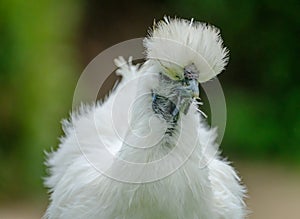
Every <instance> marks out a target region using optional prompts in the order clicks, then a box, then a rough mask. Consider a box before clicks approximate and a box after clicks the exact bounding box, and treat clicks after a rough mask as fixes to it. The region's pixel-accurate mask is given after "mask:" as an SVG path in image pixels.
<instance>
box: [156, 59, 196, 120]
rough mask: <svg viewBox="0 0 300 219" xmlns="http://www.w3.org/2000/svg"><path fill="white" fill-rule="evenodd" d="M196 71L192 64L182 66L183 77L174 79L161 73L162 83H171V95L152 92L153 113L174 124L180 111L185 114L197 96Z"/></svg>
mask: <svg viewBox="0 0 300 219" xmlns="http://www.w3.org/2000/svg"><path fill="white" fill-rule="evenodd" d="M198 75H199V73H198V71H197V69H196V67H195V65H194V64H191V65H188V66H186V67H185V68H184V79H183V80H180V81H174V80H171V79H169V78H167V77H166V76H164V75H161V81H162V84H164V83H171V84H173V85H174V86H173V88H172V92H171V95H169V96H163V95H160V94H157V93H153V94H152V97H153V99H152V108H153V110H154V112H155V113H157V114H160V115H162V117H163V118H164V119H165V120H166V121H167V122H169V123H171V124H174V125H175V124H176V123H177V121H178V118H179V114H180V112H182V113H183V114H187V112H188V110H189V107H190V105H191V103H192V101H193V98H197V97H199V83H198V80H197V79H198Z"/></svg>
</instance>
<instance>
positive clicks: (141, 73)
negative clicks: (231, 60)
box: [44, 18, 246, 219]
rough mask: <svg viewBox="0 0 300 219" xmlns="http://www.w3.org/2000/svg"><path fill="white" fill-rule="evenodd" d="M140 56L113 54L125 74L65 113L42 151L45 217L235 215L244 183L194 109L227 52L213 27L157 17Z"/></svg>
mask: <svg viewBox="0 0 300 219" xmlns="http://www.w3.org/2000/svg"><path fill="white" fill-rule="evenodd" d="M144 46H145V49H146V56H147V57H146V61H145V62H144V63H143V64H142V65H133V64H132V62H131V60H130V59H129V61H128V62H127V61H125V59H124V58H121V57H120V58H118V59H116V60H115V63H116V65H117V67H118V70H117V74H119V75H121V76H122V80H121V82H120V83H119V84H118V86H117V87H116V88H114V89H113V90H112V92H111V94H110V95H109V97H108V98H107V99H106V100H105V101H103V102H102V103H97V104H95V105H93V106H89V107H87V106H82V107H81V109H80V110H79V112H78V113H73V114H72V116H71V119H70V120H68V121H64V123H63V129H64V132H65V136H64V137H63V138H62V139H61V143H60V145H59V148H58V149H57V151H54V152H51V153H50V154H49V155H48V158H47V166H48V167H49V175H50V176H49V177H47V179H46V182H45V184H46V186H47V187H49V188H50V204H49V206H48V209H47V211H46V213H45V216H44V218H48V219H71V218H72V219H76V218H78V219H84V218H87V219H176V218H177V219H241V218H245V214H246V207H245V204H244V201H243V198H244V195H245V188H244V187H243V186H242V185H241V183H240V179H239V177H238V176H237V174H236V172H235V171H234V169H233V168H232V167H231V166H230V165H229V164H228V162H226V161H225V160H224V159H222V158H220V156H219V153H218V152H217V148H218V145H217V144H216V143H215V139H216V130H215V129H210V128H209V127H208V126H207V125H206V122H205V120H204V118H203V117H202V116H201V114H200V113H199V109H198V108H199V106H198V96H199V87H198V85H199V82H206V81H208V80H210V79H211V78H213V77H215V76H216V75H217V74H219V73H220V72H221V71H222V70H223V69H224V67H225V65H226V63H227V60H228V51H227V49H226V48H225V47H223V41H222V39H221V37H220V35H219V30H218V29H217V28H215V27H213V26H210V25H207V24H205V23H200V22H194V21H193V20H192V21H188V20H184V19H168V18H165V19H164V20H163V21H160V22H158V23H157V24H155V25H154V27H153V30H152V31H151V33H150V34H149V36H148V37H147V38H145V39H144Z"/></svg>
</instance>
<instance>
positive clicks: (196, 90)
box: [190, 79, 199, 98]
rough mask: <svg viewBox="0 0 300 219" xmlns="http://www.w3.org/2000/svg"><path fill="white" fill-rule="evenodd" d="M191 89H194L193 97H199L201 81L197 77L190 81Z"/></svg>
mask: <svg viewBox="0 0 300 219" xmlns="http://www.w3.org/2000/svg"><path fill="white" fill-rule="evenodd" d="M190 89H191V91H192V97H193V98H199V83H198V81H197V79H193V80H191V81H190Z"/></svg>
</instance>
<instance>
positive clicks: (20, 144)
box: [0, 0, 300, 218]
mask: <svg viewBox="0 0 300 219" xmlns="http://www.w3.org/2000/svg"><path fill="white" fill-rule="evenodd" d="M299 11H300V4H299V2H298V1H296V0H286V1H284V2H283V1H279V0H273V1H270V0H260V1H258V0H245V1H238V0H228V1H225V0H201V1H199V0H173V1H171V0H154V1H150V0H143V1H137V0H132V1H124V2H121V1H116V0H112V1H96V0H87V1H83V0H74V1H71V0H63V1H58V0H54V1H50V0H42V1H39V2H38V3H34V2H23V1H21V0H13V1H1V2H0V201H1V202H2V203H10V202H16V200H18V202H19V201H20V200H21V201H20V202H23V201H22V200H24V201H26V202H27V201H28V200H30V201H29V202H32V203H35V200H42V201H41V202H40V203H42V207H40V208H38V209H41V208H44V206H45V203H46V202H45V199H46V191H45V190H44V189H43V186H42V177H43V176H45V175H46V172H45V169H44V165H43V162H44V150H49V149H50V148H51V147H54V148H55V147H56V146H57V144H58V137H59V136H60V135H61V134H62V130H61V128H60V123H59V122H60V120H61V119H62V118H65V117H68V115H69V112H70V110H71V104H72V95H73V91H74V88H75V86H76V82H77V80H78V78H79V76H80V74H81V72H82V71H83V69H84V67H85V66H86V65H87V64H88V63H89V62H90V61H91V60H92V59H93V58H94V57H95V56H96V55H98V54H99V53H100V52H101V51H102V50H104V49H106V48H108V47H110V46H112V45H114V44H116V43H119V42H122V41H124V40H128V39H131V38H137V37H143V36H145V35H146V34H147V31H148V30H149V27H151V26H152V24H153V19H154V18H155V19H156V20H160V19H161V18H163V16H164V15H170V16H171V17H174V16H177V17H182V18H188V19H190V18H194V19H195V20H198V21H204V22H208V23H210V24H213V25H215V26H217V27H219V28H220V29H221V34H222V37H223V40H224V43H225V45H226V46H227V47H228V48H229V49H230V62H229V65H228V66H227V69H226V71H225V72H223V73H222V74H221V75H220V76H219V80H220V82H221V83H222V86H223V89H224V93H225V97H226V102H227V111H228V115H227V116H228V118H227V129H226V133H225V136H224V140H223V143H222V146H221V148H222V150H223V154H224V155H225V156H226V157H229V158H230V160H235V161H236V162H237V163H238V164H237V166H238V167H239V164H240V170H241V175H243V174H244V175H245V176H249V177H252V176H254V177H255V176H257V175H255V174H256V172H255V170H256V169H261V168H262V169H263V168H266V171H265V172H263V173H261V175H259V176H260V177H258V180H259V179H261V178H262V177H266V176H267V175H268V174H270V173H273V172H274V173H276V172H277V170H278V169H280V168H281V169H282V173H283V174H284V173H286V172H289V171H294V172H295V174H294V175H297V174H298V172H299V166H300V165H299V164H300V146H299V142H300V116H299V112H300V86H299V79H300V76H299V67H298V65H299V51H300V50H299V49H300V44H299V33H300V28H299V23H300V14H299ZM111 83H112V82H111ZM111 83H108V87H109V86H110V84H111ZM204 99H205V98H204ZM208 109H209V108H207V106H206V108H204V110H207V111H209V110H208ZM208 114H209V112H208ZM254 163H255V165H253V164H254ZM257 163H258V164H259V165H258V166H257ZM260 164H261V165H260ZM266 166H267V167H266ZM278 166H279V167H280V168H277V167H278ZM252 167H253V168H252ZM274 167H276V168H274ZM243 170H245V173H243V172H242V171H243ZM251 171H252V172H251ZM253 171H254V172H253ZM249 173H251V174H252V175H251V174H249ZM271 175H272V174H271ZM275 175H276V174H275ZM292 175H293V174H292ZM294 175H293V176H294ZM298 175H299V174H298ZM276 176H277V175H276ZM277 177H278V178H281V177H283V178H289V177H291V178H293V177H292V176H285V175H284V176H280V174H279V175H278V176H277ZM287 180H288V181H289V179H287ZM291 181H292V179H291ZM249 182H250V180H249ZM251 182H252V181H251ZM255 183H256V184H255ZM267 183H271V182H267ZM254 184H255V185H258V186H259V185H260V182H259V181H258V182H257V181H256V182H254ZM288 185H289V184H288ZM253 188H254V189H255V188H256V187H253ZM275 190H276V188H275ZM297 191H298V190H297ZM297 194H299V193H297ZM1 202H0V203H1ZM293 203H295V201H294V202H293ZM298 203H299V199H298ZM39 206H40V205H39ZM0 212H1V208H0ZM38 214H39V215H40V214H41V211H39V212H38ZM0 217H1V215H0ZM256 218H259V217H256ZM274 218H275V217H274Z"/></svg>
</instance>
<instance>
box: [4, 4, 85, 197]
mask: <svg viewBox="0 0 300 219" xmlns="http://www.w3.org/2000/svg"><path fill="white" fill-rule="evenodd" d="M79 12H80V10H79V7H78V4H77V3H76V1H68V0H64V1H52V0H43V1H39V2H38V3H37V2H35V1H21V0H12V1H1V2H0V17H1V18H0V30H1V33H0V48H1V49H0V120H1V125H0V145H1V147H0V173H1V174H0V176H1V179H0V191H5V192H6V193H7V194H9V196H14V195H16V194H18V195H22V194H26V193H32V191H38V190H41V188H42V177H43V176H44V175H45V174H44V172H43V169H44V166H43V162H44V150H45V149H49V148H50V146H53V147H54V146H55V145H56V144H57V142H58V141H57V137H58V136H59V135H60V132H61V131H60V127H59V121H60V120H61V118H62V117H65V116H66V115H67V113H68V111H69V109H70V106H71V101H72V91H73V89H74V85H75V83H76V62H75V61H74V58H75V57H74V52H73V48H74V40H75V37H76V35H73V34H74V33H76V28H77V27H78V24H79V23H78V22H79V19H78V17H80V13H79Z"/></svg>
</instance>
